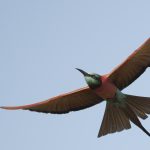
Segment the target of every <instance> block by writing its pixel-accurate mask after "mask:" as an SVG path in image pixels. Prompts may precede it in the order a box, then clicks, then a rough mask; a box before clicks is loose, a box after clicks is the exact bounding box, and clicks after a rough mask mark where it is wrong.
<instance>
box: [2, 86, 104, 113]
mask: <svg viewBox="0 0 150 150" xmlns="http://www.w3.org/2000/svg"><path fill="white" fill-rule="evenodd" d="M101 101H103V99H102V98H100V97H99V96H97V95H96V94H95V93H94V92H93V91H92V90H91V89H89V88H88V87H85V88H81V89H78V90H76V91H73V92H70V93H66V94H63V95H59V96H56V97H53V98H50V99H48V100H45V101H42V102H38V103H35V104H30V105H24V106H16V107H7V106H6V107H5V106H4V107H0V108H2V109H8V110H17V109H24V110H31V111H36V112H43V113H55V114H62V113H68V112H70V111H77V110H81V109H84V108H88V107H90V106H93V105H96V104H98V103H100V102H101Z"/></svg>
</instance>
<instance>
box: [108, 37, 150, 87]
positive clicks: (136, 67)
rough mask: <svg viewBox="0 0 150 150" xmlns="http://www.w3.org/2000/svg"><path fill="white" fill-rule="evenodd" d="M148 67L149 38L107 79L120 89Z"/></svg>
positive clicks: (149, 57)
mask: <svg viewBox="0 0 150 150" xmlns="http://www.w3.org/2000/svg"><path fill="white" fill-rule="evenodd" d="M149 66H150V38H149V39H148V40H147V41H145V43H144V44H143V45H141V46H140V47H139V48H138V49H137V50H135V51H134V52H133V53H132V54H131V55H130V56H129V57H128V58H127V59H126V60H125V61H124V62H123V63H122V64H120V65H119V66H118V67H117V68H115V69H114V70H113V71H112V72H111V73H110V74H109V75H108V77H109V78H110V79H111V81H112V82H113V83H114V84H115V85H116V86H117V87H118V88H119V89H120V90H122V89H124V88H125V87H127V86H128V85H130V84H131V83H132V82H134V81H135V80H136V79H137V78H138V77H139V76H140V75H141V74H142V73H143V72H144V71H145V70H146V68H147V67H149Z"/></svg>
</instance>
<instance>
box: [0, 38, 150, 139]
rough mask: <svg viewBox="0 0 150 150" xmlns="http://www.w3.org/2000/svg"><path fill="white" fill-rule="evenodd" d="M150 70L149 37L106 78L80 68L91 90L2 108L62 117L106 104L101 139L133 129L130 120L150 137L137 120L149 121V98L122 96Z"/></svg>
mask: <svg viewBox="0 0 150 150" xmlns="http://www.w3.org/2000/svg"><path fill="white" fill-rule="evenodd" d="M148 67H150V38H149V39H148V40H147V41H146V42H145V43H144V44H143V45H142V46H140V47H139V48H138V49H137V50H135V51H134V52H133V53H132V54H131V55H130V56H129V57H128V58H127V59H126V60H125V61H124V62H123V63H121V64H120V65H119V66H117V67H116V68H115V69H114V70H112V71H111V72H110V73H108V74H106V75H98V74H88V73H86V72H85V71H83V70H81V69H77V70H79V71H80V72H81V73H82V74H83V75H84V77H85V80H86V82H87V84H88V87H84V88H80V89H78V90H75V91H73V92H69V93H67V94H62V95H59V96H56V97H53V98H50V99H48V100H46V101H42V102H39V103H35V104H30V105H24V106H14V107H6V106H3V107H0V108H2V109H8V110H17V109H24V110H31V111H36V112H43V113H55V114H63V113H68V112H70V111H78V110H81V109H85V108H88V107H91V106H94V105H96V104H99V103H101V102H103V101H106V109H105V113H104V117H103V121H102V124H101V127H100V130H99V134H98V137H101V136H104V135H106V134H109V133H114V132H119V131H122V130H124V129H130V128H131V124H130V121H131V122H133V123H134V124H135V125H136V126H138V127H139V128H140V129H141V130H143V131H144V132H145V133H146V134H147V135H148V136H150V133H149V132H148V131H147V130H146V129H145V128H144V127H143V126H142V124H141V122H140V121H139V119H138V117H139V118H141V119H146V118H147V117H148V116H147V114H150V98H149V97H140V96H133V95H128V94H124V93H122V90H123V89H124V88H126V87H127V86H129V85H130V84H131V83H132V82H134V81H135V80H136V79H137V78H138V77H139V76H140V75H141V74H142V73H144V71H145V70H146V69H147V68H148Z"/></svg>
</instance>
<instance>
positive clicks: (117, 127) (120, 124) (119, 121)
mask: <svg viewBox="0 0 150 150" xmlns="http://www.w3.org/2000/svg"><path fill="white" fill-rule="evenodd" d="M129 128H131V125H130V122H129V118H128V117H127V116H126V115H125V114H124V112H123V111H122V109H120V108H119V107H118V105H115V104H114V103H110V102H107V104H106V109H105V113H104V117H103V121H102V124H101V127H100V130H99V133H98V137H101V136H104V135H106V134H109V133H114V132H120V131H122V130H124V129H129Z"/></svg>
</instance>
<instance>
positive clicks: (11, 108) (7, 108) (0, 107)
mask: <svg viewBox="0 0 150 150" xmlns="http://www.w3.org/2000/svg"><path fill="white" fill-rule="evenodd" d="M0 109H6V110H16V109H18V108H16V107H7V106H0Z"/></svg>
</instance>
